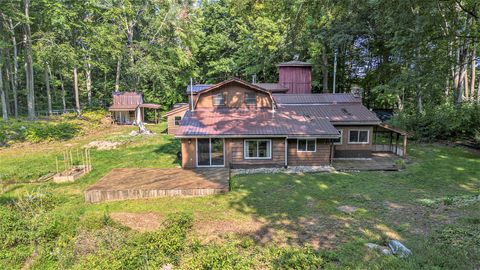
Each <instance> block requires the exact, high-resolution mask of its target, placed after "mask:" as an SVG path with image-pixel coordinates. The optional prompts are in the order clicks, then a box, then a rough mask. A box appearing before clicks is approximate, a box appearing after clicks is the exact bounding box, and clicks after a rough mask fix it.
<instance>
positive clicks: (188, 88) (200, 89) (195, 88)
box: [185, 84, 213, 93]
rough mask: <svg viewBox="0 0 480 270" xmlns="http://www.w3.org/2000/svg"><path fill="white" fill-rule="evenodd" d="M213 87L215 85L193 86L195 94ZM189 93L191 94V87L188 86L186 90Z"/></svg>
mask: <svg viewBox="0 0 480 270" xmlns="http://www.w3.org/2000/svg"><path fill="white" fill-rule="evenodd" d="M211 86H213V84H194V85H193V93H197V92H199V91H202V90H204V89H207V88H209V87H211ZM185 91H186V92H187V93H190V85H188V86H187V90H185Z"/></svg>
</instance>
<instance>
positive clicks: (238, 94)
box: [195, 78, 273, 109]
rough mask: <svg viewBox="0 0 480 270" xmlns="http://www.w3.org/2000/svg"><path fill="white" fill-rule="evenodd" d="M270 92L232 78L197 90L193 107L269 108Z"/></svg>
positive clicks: (270, 105) (270, 103)
mask: <svg viewBox="0 0 480 270" xmlns="http://www.w3.org/2000/svg"><path fill="white" fill-rule="evenodd" d="M272 106H273V99H272V94H271V93H270V92H269V91H267V90H265V89H263V88H261V87H258V86H256V85H253V84H251V83H248V82H246V81H243V80H240V79H237V78H234V79H230V80H226V81H223V82H221V83H218V84H215V85H212V86H210V87H208V88H206V89H203V90H202V91H199V92H197V98H196V99H195V109H197V108H198V109H200V108H214V109H222V108H229V109H242V108H243V109H248V108H255V109H262V108H264V109H271V108H272Z"/></svg>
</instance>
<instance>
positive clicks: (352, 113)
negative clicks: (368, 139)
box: [279, 104, 380, 124]
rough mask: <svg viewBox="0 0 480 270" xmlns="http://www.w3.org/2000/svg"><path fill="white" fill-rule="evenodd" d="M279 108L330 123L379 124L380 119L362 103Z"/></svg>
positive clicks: (283, 106) (285, 106)
mask: <svg viewBox="0 0 480 270" xmlns="http://www.w3.org/2000/svg"><path fill="white" fill-rule="evenodd" d="M279 110H281V111H285V112H291V113H296V114H301V115H309V116H311V117H315V118H321V119H325V120H328V121H330V122H332V123H345V124H346V123H357V124H379V123H380V119H378V117H377V115H376V114H375V113H374V112H371V111H370V110H369V109H367V108H366V107H365V106H363V105H362V104H331V105H282V106H280V107H279Z"/></svg>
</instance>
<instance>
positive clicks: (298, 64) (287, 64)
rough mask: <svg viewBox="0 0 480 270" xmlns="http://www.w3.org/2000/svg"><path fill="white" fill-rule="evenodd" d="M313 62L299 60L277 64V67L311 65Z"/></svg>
mask: <svg viewBox="0 0 480 270" xmlns="http://www.w3.org/2000/svg"><path fill="white" fill-rule="evenodd" d="M311 66H312V64H310V63H307V62H302V61H298V60H293V61H288V62H283V63H280V64H278V65H277V67H311Z"/></svg>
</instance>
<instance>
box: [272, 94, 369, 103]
mask: <svg viewBox="0 0 480 270" xmlns="http://www.w3.org/2000/svg"><path fill="white" fill-rule="evenodd" d="M273 98H274V100H275V102H276V103H277V104H337V103H361V102H362V98H360V97H355V96H354V95H353V94H274V95H273Z"/></svg>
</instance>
